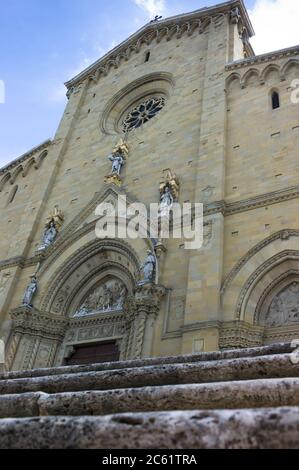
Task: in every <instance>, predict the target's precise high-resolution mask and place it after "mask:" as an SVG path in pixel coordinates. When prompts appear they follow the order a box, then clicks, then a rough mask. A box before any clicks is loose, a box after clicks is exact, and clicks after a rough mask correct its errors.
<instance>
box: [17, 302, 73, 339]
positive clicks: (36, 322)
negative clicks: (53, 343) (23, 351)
mask: <svg viewBox="0 0 299 470" xmlns="http://www.w3.org/2000/svg"><path fill="white" fill-rule="evenodd" d="M10 316H11V319H12V321H13V327H14V331H15V332H20V333H23V334H26V333H33V334H38V335H41V334H44V335H46V336H50V337H54V338H55V337H57V338H59V339H61V340H63V338H64V335H65V332H66V328H67V327H68V325H69V322H70V320H69V319H68V318H64V317H59V316H58V315H57V316H55V315H51V314H47V315H44V314H41V313H40V312H39V311H38V310H36V309H35V308H29V307H26V306H21V307H19V308H16V309H14V310H12V312H11V313H10Z"/></svg>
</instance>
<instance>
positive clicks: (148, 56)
mask: <svg viewBox="0 0 299 470" xmlns="http://www.w3.org/2000/svg"><path fill="white" fill-rule="evenodd" d="M150 56H151V53H150V51H147V53H146V54H145V60H144V62H149V60H150Z"/></svg>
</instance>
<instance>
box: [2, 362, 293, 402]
mask: <svg viewBox="0 0 299 470" xmlns="http://www.w3.org/2000/svg"><path fill="white" fill-rule="evenodd" d="M298 376H299V365H298V364H293V363H292V361H291V356H290V355H289V354H280V355H278V354H277V355H273V356H262V357H251V358H240V359H229V360H222V361H213V362H199V363H196V364H173V365H170V364H166V365H161V366H151V367H145V368H143V367H139V368H133V369H120V370H112V371H103V372H88V373H80V374H67V375H57V376H49V377H36V378H32V379H29V380H28V379H14V380H2V381H1V382H0V395H9V394H19V393H26V392H45V393H60V392H76V391H88V390H111V389H120V388H134V387H146V386H158V385H179V384H188V383H190V384H192V383H211V382H226V381H234V380H255V379H259V378H287V377H298Z"/></svg>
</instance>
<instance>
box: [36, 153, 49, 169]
mask: <svg viewBox="0 0 299 470" xmlns="http://www.w3.org/2000/svg"><path fill="white" fill-rule="evenodd" d="M47 155H48V150H44V151H43V152H42V153H41V154H40V155H39V156H38V157H37V158H36V160H35V161H36V169H38V168H40V167H41V165H42V163H43V161H44V159H45V158H46V157H47Z"/></svg>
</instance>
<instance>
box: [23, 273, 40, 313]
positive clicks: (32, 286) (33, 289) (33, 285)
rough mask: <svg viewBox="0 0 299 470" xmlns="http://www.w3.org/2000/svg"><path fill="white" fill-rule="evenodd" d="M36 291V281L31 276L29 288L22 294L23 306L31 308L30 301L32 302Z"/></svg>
mask: <svg viewBox="0 0 299 470" xmlns="http://www.w3.org/2000/svg"><path fill="white" fill-rule="evenodd" d="M36 291H37V279H36V276H32V278H31V282H30V284H29V286H28V287H27V289H26V291H25V294H24V298H23V305H25V306H27V307H31V308H32V300H33V297H34V295H35V294H36Z"/></svg>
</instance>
